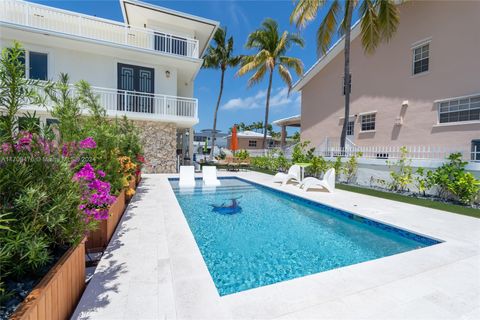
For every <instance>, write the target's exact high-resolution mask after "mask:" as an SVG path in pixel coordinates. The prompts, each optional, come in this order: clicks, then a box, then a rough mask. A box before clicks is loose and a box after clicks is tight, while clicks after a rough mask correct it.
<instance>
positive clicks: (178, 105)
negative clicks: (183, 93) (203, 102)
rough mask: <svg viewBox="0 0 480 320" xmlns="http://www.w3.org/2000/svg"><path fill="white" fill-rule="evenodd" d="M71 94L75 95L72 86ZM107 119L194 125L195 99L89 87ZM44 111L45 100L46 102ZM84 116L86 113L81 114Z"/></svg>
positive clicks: (32, 107) (37, 109)
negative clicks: (119, 118) (117, 118)
mask: <svg viewBox="0 0 480 320" xmlns="http://www.w3.org/2000/svg"><path fill="white" fill-rule="evenodd" d="M72 89H73V94H75V90H74V87H73V86H72ZM91 89H92V92H93V93H94V94H95V95H96V96H97V98H98V101H99V103H100V105H101V106H102V107H104V108H105V110H106V112H107V115H108V116H110V117H121V116H123V115H125V116H127V117H128V118H129V119H131V120H146V121H160V122H171V123H175V124H176V125H177V126H178V127H191V126H193V125H195V124H197V123H198V100H197V99H195V98H185V97H177V96H169V95H163V94H153V93H143V92H138V91H127V90H119V89H112V88H101V87H91ZM46 104H47V108H48V101H47V102H46ZM28 109H30V110H34V111H43V112H44V111H46V110H45V108H44V107H41V106H29V107H28ZM84 113H85V114H88V112H87V110H85V112H84Z"/></svg>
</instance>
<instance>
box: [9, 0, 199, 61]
mask: <svg viewBox="0 0 480 320" xmlns="http://www.w3.org/2000/svg"><path fill="white" fill-rule="evenodd" d="M0 22H3V23H8V24H13V25H17V26H21V27H29V28H32V29H37V30H47V31H50V32H52V33H57V34H63V35H69V36H76V37H81V38H85V39H89V40H94V41H100V42H104V43H112V44H116V45H123V46H127V47H132V48H139V49H144V50H150V51H152V52H159V53H163V54H168V55H173V56H179V57H188V58H198V57H199V41H198V40H196V39H191V38H188V37H185V36H181V35H175V34H171V33H168V32H162V31H159V30H152V29H148V28H137V27H133V26H129V25H126V24H123V23H120V22H116V21H112V20H107V19H102V18H97V17H93V16H88V15H84V14H80V13H76V12H71V11H66V10H61V9H57V8H52V7H48V6H43V5H39V4H34V3H30V2H24V1H18V0H1V1H0Z"/></svg>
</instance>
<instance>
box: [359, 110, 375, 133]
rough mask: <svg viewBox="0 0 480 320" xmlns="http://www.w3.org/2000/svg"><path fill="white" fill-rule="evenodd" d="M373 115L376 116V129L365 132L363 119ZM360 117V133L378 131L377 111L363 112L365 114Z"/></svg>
mask: <svg viewBox="0 0 480 320" xmlns="http://www.w3.org/2000/svg"><path fill="white" fill-rule="evenodd" d="M371 115H374V116H375V119H374V121H373V123H374V127H375V129H371V130H363V118H364V117H365V116H371ZM359 116H360V133H364V132H375V131H376V130H377V112H376V111H372V112H363V113H360V114H359Z"/></svg>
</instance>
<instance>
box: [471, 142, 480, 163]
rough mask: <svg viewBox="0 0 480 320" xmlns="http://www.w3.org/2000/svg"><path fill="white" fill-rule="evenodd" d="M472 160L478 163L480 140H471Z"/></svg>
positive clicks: (479, 158) (479, 159)
mask: <svg viewBox="0 0 480 320" xmlns="http://www.w3.org/2000/svg"><path fill="white" fill-rule="evenodd" d="M472 160H473V161H480V140H472Z"/></svg>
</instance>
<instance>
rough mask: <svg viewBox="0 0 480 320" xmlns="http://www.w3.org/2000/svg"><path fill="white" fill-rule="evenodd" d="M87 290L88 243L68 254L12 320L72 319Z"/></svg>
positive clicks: (29, 296)
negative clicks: (86, 253)
mask: <svg viewBox="0 0 480 320" xmlns="http://www.w3.org/2000/svg"><path fill="white" fill-rule="evenodd" d="M84 289H85V240H83V241H82V242H80V244H78V245H77V246H75V247H72V248H70V249H69V250H67V252H65V254H64V255H63V256H62V257H61V258H60V260H58V261H57V263H56V264H55V265H54V266H53V267H52V268H51V269H50V271H48V273H47V274H46V275H45V276H44V277H43V278H42V280H41V281H40V282H39V283H38V285H36V286H35V288H34V289H33V290H32V291H31V292H30V293H29V294H28V296H27V297H26V298H25V300H24V301H23V302H22V303H21V304H20V305H19V306H18V308H17V309H16V311H15V312H14V313H13V315H12V316H11V317H10V319H12V320H20V319H38V320H50V319H68V318H69V317H70V315H71V314H72V313H73V311H74V310H75V307H76V306H77V303H78V301H79V300H80V297H81V296H82V293H83V290H84Z"/></svg>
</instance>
